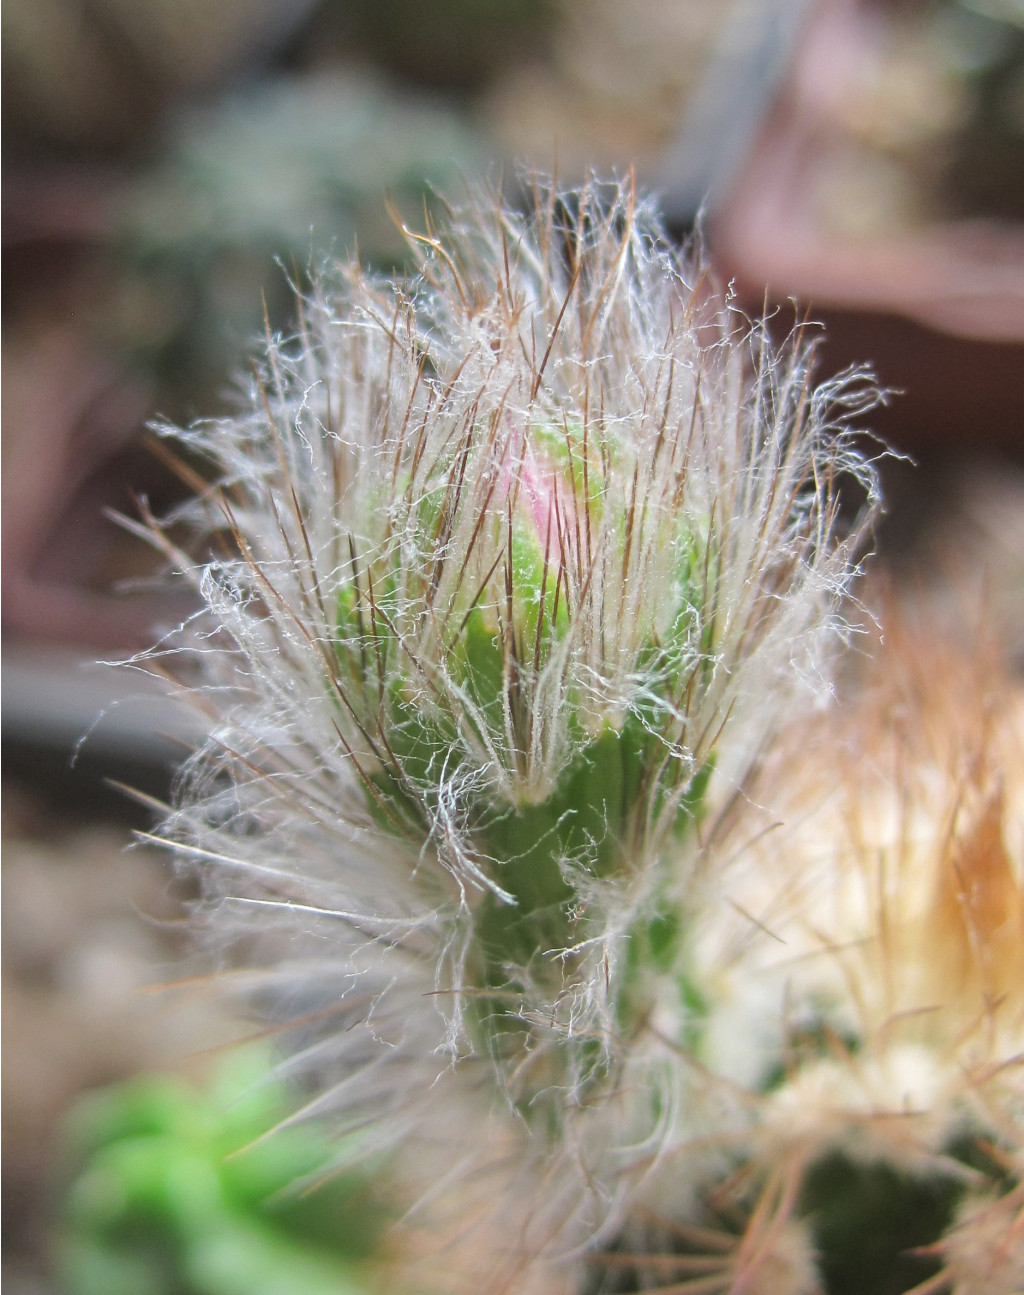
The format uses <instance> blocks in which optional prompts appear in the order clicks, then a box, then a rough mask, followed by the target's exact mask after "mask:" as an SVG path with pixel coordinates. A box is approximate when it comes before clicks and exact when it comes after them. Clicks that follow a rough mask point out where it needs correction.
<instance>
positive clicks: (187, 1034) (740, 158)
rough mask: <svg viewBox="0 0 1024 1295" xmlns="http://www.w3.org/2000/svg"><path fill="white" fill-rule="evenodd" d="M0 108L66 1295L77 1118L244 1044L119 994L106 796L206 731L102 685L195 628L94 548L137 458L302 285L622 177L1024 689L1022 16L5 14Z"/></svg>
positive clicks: (10, 583) (32, 1071) (9, 973)
mask: <svg viewBox="0 0 1024 1295" xmlns="http://www.w3.org/2000/svg"><path fill="white" fill-rule="evenodd" d="M3 74H4V76H3V108H4V116H3V150H4V153H3V166H4V181H5V183H4V188H3V215H4V222H3V256H4V287H5V294H4V313H3V339H2V340H3V364H4V379H5V381H4V386H3V416H4V436H3V533H2V538H3V683H4V689H3V741H4V766H3V767H4V789H3V794H4V862H3V873H4V899H5V904H4V930H5V940H4V968H5V1012H4V1036H5V1042H6V1043H7V1044H8V1047H7V1052H6V1062H7V1064H6V1066H5V1075H4V1115H3V1119H4V1136H5V1140H6V1153H7V1154H6V1173H5V1183H4V1205H3V1209H4V1223H5V1224H6V1226H5V1228H4V1238H5V1241H4V1244H5V1256H4V1272H3V1275H4V1278H5V1279H6V1280H8V1281H9V1282H10V1283H11V1285H9V1286H8V1288H7V1289H8V1292H9V1295H37V1293H38V1295H43V1293H45V1292H51V1291H57V1290H59V1289H66V1290H67V1291H68V1292H69V1295H75V1292H76V1291H77V1290H78V1289H81V1290H85V1289H86V1288H85V1287H84V1286H82V1287H76V1286H75V1279H74V1278H73V1277H71V1278H69V1277H68V1276H67V1274H65V1276H64V1277H63V1278H62V1279H60V1280H59V1281H58V1279H57V1278H56V1277H55V1276H54V1275H53V1252H54V1236H55V1234H56V1232H55V1229H58V1225H59V1223H60V1219H61V1217H62V1216H61V1210H62V1208H63V1207H62V1206H61V1204H60V1202H61V1200H62V1199H63V1195H62V1194H63V1193H64V1192H65V1191H66V1188H67V1184H68V1182H69V1181H70V1178H71V1176H73V1173H74V1168H73V1166H72V1165H70V1164H69V1162H68V1156H69V1153H68V1152H67V1149H66V1146H67V1143H66V1136H65V1135H64V1134H63V1133H62V1132H61V1130H62V1127H63V1126H62V1120H63V1119H64V1116H65V1114H66V1112H67V1111H68V1110H69V1108H70V1107H71V1106H72V1104H73V1102H74V1100H75V1099H76V1097H77V1095H78V1094H80V1093H82V1092H84V1091H86V1090H92V1089H97V1088H99V1087H101V1086H103V1085H107V1084H110V1083H112V1082H113V1081H116V1080H119V1079H123V1078H124V1077H126V1076H129V1075H132V1074H135V1073H141V1072H146V1073H149V1072H153V1071H161V1072H163V1071H166V1072H171V1073H179V1072H180V1073H182V1074H186V1075H189V1076H192V1077H202V1076H203V1075H204V1074H205V1073H206V1072H207V1071H208V1069H209V1067H210V1064H211V1061H210V1057H211V1056H212V1055H214V1053H212V1052H211V1051H210V1049H215V1046H216V1045H218V1044H221V1043H223V1042H224V1041H225V1040H227V1039H230V1038H231V1037H234V1035H236V1034H237V1033H238V1031H239V1029H240V1028H242V1027H241V1025H240V1023H238V1022H233V1021H229V1020H226V1019H224V1018H223V1017H222V1016H221V1015H220V1014H219V1012H218V1010H217V1009H214V1008H213V1007H204V1006H203V1003H202V1000H201V999H200V1000H196V999H195V998H193V999H191V1000H190V1001H189V1003H188V1005H187V1007H186V1008H180V1007H178V1006H175V1007H174V1008H173V1010H172V1009H171V1008H169V1007H168V1006H167V1003H166V1002H165V1000H164V998H163V997H161V996H159V995H157V996H151V995H146V994H144V993H143V992H142V991H144V990H145V989H146V988H147V987H149V986H152V985H155V984H159V983H161V982H163V981H166V980H168V979H174V978H176V977H179V976H180V975H181V974H183V973H182V967H183V966H184V965H185V961H184V959H185V951H186V948H187V941H186V940H185V938H184V936H183V935H182V934H181V917H182V913H183V911H184V908H185V907H186V906H187V902H188V899H189V893H188V888H187V886H183V885H182V884H181V883H180V882H179V881H177V880H176V879H175V878H174V877H173V876H172V874H171V871H170V869H169V867H168V865H167V863H166V862H165V861H164V860H163V859H162V858H161V857H160V856H159V855H157V854H156V853H155V852H152V851H151V850H150V849H149V848H148V847H147V846H146V845H145V844H144V843H143V844H141V845H137V846H136V848H135V850H134V851H133V852H132V853H130V854H127V855H126V854H125V853H124V848H125V846H126V844H127V843H128V842H129V841H130V840H131V839H132V836H131V834H132V831H133V829H135V830H143V831H144V830H145V828H146V826H147V824H148V823H149V821H150V818H149V811H148V810H147V809H146V808H145V806H144V805H140V804H139V803H138V802H137V801H132V800H130V799H128V798H127V797H126V796H125V795H124V794H123V793H122V792H120V791H118V790H116V789H115V788H113V787H112V786H111V783H112V782H118V781H119V782H124V783H128V784H130V785H131V786H133V787H135V788H139V789H141V790H142V791H143V792H145V793H147V794H150V795H153V796H156V797H160V796H166V795H167V794H168V788H169V785H170V779H171V776H172V772H173V768H174V766H175V764H176V763H177V762H178V761H179V760H180V759H181V753H182V752H183V751H185V750H187V749H188V747H189V745H190V744H192V743H194V742H195V741H196V740H198V739H199V738H201V736H202V734H201V731H200V730H199V729H198V728H197V726H196V721H195V720H194V719H193V718H192V717H191V716H190V715H189V714H188V713H187V712H184V711H179V710H178V709H177V708H176V706H175V705H173V704H172V703H170V702H169V701H166V700H165V699H163V698H161V697H158V696H155V695H153V694H151V693H149V692H147V689H146V688H145V687H144V684H145V679H144V678H143V677H142V676H140V675H134V676H133V674H132V672H130V671H119V672H113V671H110V670H106V669H103V668H101V667H98V666H97V665H96V664H95V663H96V662H97V661H100V660H111V659H116V658H119V657H124V656H126V655H130V654H131V652H132V651H134V650H137V649H139V648H141V647H144V646H146V645H147V644H149V643H151V642H152V641H153V640H154V638H155V637H156V635H158V634H159V632H160V628H161V626H164V627H166V626H170V625H173V624H176V623H177V622H178V621H179V620H180V619H181V617H182V616H184V615H186V614H187V613H188V611H189V606H188V604H187V603H183V602H181V601H180V599H179V596H178V595H175V596H173V597H172V596H171V595H169V594H168V593H167V592H166V591H165V590H163V589H162V587H161V582H160V570H161V560H160V558H159V556H158V555H155V554H153V553H152V552H151V551H150V550H149V549H148V548H147V546H146V545H145V544H144V543H143V542H142V541H141V540H138V539H136V538H135V537H133V536H132V535H131V534H130V533H129V532H128V531H126V530H125V529H123V528H120V527H118V526H117V525H116V524H115V523H114V522H113V521H112V520H111V518H110V514H111V512H123V513H127V514H128V515H135V514H136V513H137V508H138V504H137V501H138V500H139V499H140V498H144V499H146V500H148V501H149V504H150V506H151V507H152V508H153V509H154V510H156V511H160V510H161V509H164V508H166V507H167V506H169V505H171V504H172V503H173V502H174V500H175V499H176V498H177V497H178V495H179V493H180V490H181V486H180V484H179V483H178V481H177V480H176V478H175V476H174V474H173V473H172V472H171V471H170V470H169V469H168V467H167V466H166V464H165V463H164V462H163V461H162V460H161V459H160V458H159V457H158V455H156V454H155V453H154V452H153V449H152V442H151V440H150V438H149V436H148V434H147V432H146V425H147V423H148V422H149V421H151V420H153V419H154V418H158V417H160V418H169V419H171V420H173V421H176V422H187V421H189V420H191V419H193V418H195V417H198V416H204V417H205V416H210V415H215V414H217V413H218V412H219V411H222V410H224V409H226V408H227V407H228V406H229V404H230V391H231V385H232V379H233V377H234V376H235V375H237V374H241V373H244V371H245V362H246V355H247V353H248V352H249V351H250V350H251V348H252V346H253V344H254V341H255V339H257V338H258V337H259V335H260V333H261V332H262V330H263V328H264V326H265V325H264V311H266V314H267V317H268V318H269V320H270V325H271V327H276V326H285V325H287V323H288V320H289V318H290V316H291V313H292V309H293V305H292V303H293V286H292V285H293V284H296V283H298V284H301V283H302V282H303V281H304V279H305V278H306V276H307V275H308V274H309V273H310V271H311V270H315V267H316V266H317V265H318V264H320V263H322V261H323V259H324V257H326V256H332V255H346V254H348V253H349V252H351V251H352V250H353V249H354V248H355V247H356V246H357V245H358V248H359V251H360V254H361V256H362V257H363V258H364V259H365V260H366V261H368V262H370V263H372V264H374V265H375V266H378V267H382V268H389V267H395V266H401V264H402V256H403V248H402V241H401V239H400V237H399V236H398V234H397V231H396V227H395V224H394V222H393V220H392V218H391V217H390V216H389V214H388V204H391V205H392V206H393V207H394V208H397V210H398V211H399V212H400V213H402V214H403V215H405V216H406V217H407V218H408V219H410V220H411V221H412V222H414V223H415V222H416V220H417V219H421V218H422V212H423V208H424V204H427V205H428V206H429V204H430V203H431V202H432V201H433V197H432V195H433V193H434V191H435V190H438V191H440V192H449V193H450V192H455V193H458V191H459V189H460V187H462V186H463V185H464V184H465V183H466V182H467V181H469V182H472V181H473V180H474V179H480V178H483V179H486V180H489V181H492V182H493V181H496V180H497V179H498V178H499V177H504V183H505V187H506V189H507V190H508V191H509V192H512V193H514V192H515V185H516V183H517V180H516V177H517V175H518V174H519V171H518V168H519V167H520V166H521V165H523V164H526V165H530V166H536V167H539V168H542V169H544V170H548V171H554V172H555V173H556V174H557V176H558V178H559V180H560V181H562V182H566V183H570V182H573V181H575V180H578V179H581V178H582V177H583V176H584V175H585V174H586V172H587V171H588V170H591V169H594V170H596V171H598V172H600V173H606V174H612V173H619V174H622V173H625V172H627V171H628V170H629V169H630V168H633V169H634V170H635V171H636V174H637V176H638V178H639V180H640V182H641V183H642V184H643V185H644V186H645V187H649V188H651V189H653V190H654V191H655V192H657V193H658V194H659V195H660V200H661V203H662V210H663V213H664V217H665V220H666V223H667V225H668V227H669V229H670V230H671V232H672V234H673V236H675V237H678V238H685V237H686V236H687V235H689V234H690V233H691V232H692V231H693V230H694V227H695V225H696V224H697V223H698V222H699V224H700V227H701V230H702V236H703V238H704V240H705V241H706V243H707V245H708V248H709V252H710V256H711V260H712V263H713V265H714V268H715V272H716V274H717V275H718V277H719V279H720V281H721V282H722V283H728V282H732V283H733V285H734V288H735V291H736V293H737V295H738V297H739V300H740V302H741V304H743V305H744V306H745V307H746V308H747V309H749V310H750V311H752V312H756V313H760V311H761V310H762V309H763V308H764V307H765V306H766V305H767V306H768V308H769V309H772V310H775V311H776V312H777V321H778V325H779V327H780V329H783V330H785V329H788V327H790V326H791V325H792V323H793V322H794V320H795V319H797V318H803V317H809V318H811V319H814V320H821V321H822V322H823V323H824V324H825V334H824V337H825V341H824V344H823V346H822V349H821V359H820V366H821V367H820V372H821V374H822V376H826V375H827V374H829V373H831V372H836V371H838V370H840V369H842V368H844V367H846V366H847V365H848V364H850V363H854V362H856V363H861V362H866V363H870V364H871V365H873V367H874V369H875V371H876V373H877V375H878V378H879V380H880V382H881V383H882V385H883V386H884V387H885V388H887V389H890V390H891V391H892V392H893V393H894V394H893V395H892V398H891V399H890V401H889V402H888V405H887V407H886V408H885V409H883V410H881V411H879V413H878V416H877V417H876V419H875V423H874V427H873V430H874V431H875V432H876V433H877V434H878V435H880V436H881V437H882V438H883V439H884V440H885V441H886V442H887V443H888V444H889V445H890V446H892V447H893V448H894V449H896V450H898V451H900V452H901V454H902V455H903V456H905V457H902V458H893V459H891V460H890V462H889V463H888V464H887V466H886V468H885V477H886V490H887V498H888V516H887V519H886V520H885V522H884V523H883V525H882V528H881V530H880V534H879V537H878V547H879V558H878V562H877V563H876V566H877V567H878V568H880V569H883V570H885V571H886V572H887V573H888V576H889V579H890V580H891V581H892V582H893V583H895V586H896V588H897V589H898V591H899V595H900V596H902V597H904V598H906V599H908V600H911V599H912V600H915V601H917V602H927V603H929V604H930V605H934V606H935V607H936V608H938V609H939V614H940V615H943V614H944V615H946V616H947V618H948V619H951V620H956V619H958V618H959V617H960V613H959V611H958V609H960V608H962V607H963V606H964V605H965V599H966V600H967V601H968V602H970V601H971V600H974V601H973V603H972V606H973V607H974V608H975V610H974V612H973V613H972V614H973V615H975V616H976V617H981V618H983V620H984V625H985V629H986V632H988V633H991V634H993V635H995V636H996V637H997V638H998V639H999V640H1000V641H1001V642H1002V644H1003V645H1004V648H1005V651H1006V654H1007V656H1008V657H1009V658H1010V660H1011V661H1012V662H1013V663H1014V664H1015V666H1016V668H1017V669H1018V670H1019V669H1020V668H1021V666H1024V475H1022V472H1024V0H884V2H883V0H804V2H801V0H219V2H218V3H216V4H209V3H202V2H201V0H6V3H5V13H4V40H3ZM911 459H912V460H913V463H914V466H911V462H910V460H911ZM978 609H981V610H978ZM975 623H979V622H977V621H976V622H975ZM90 1289H93V1288H90ZM171 1289H172V1287H170V1286H168V1287H167V1290H168V1291H170V1290H171ZM173 1289H174V1290H178V1289H179V1287H173ZM180 1289H182V1290H184V1289H185V1288H184V1287H181V1288H180ZM190 1289H191V1288H190ZM204 1289H205V1288H204ZM211 1289H212V1288H211ZM186 1295H187V1292H186Z"/></svg>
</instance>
